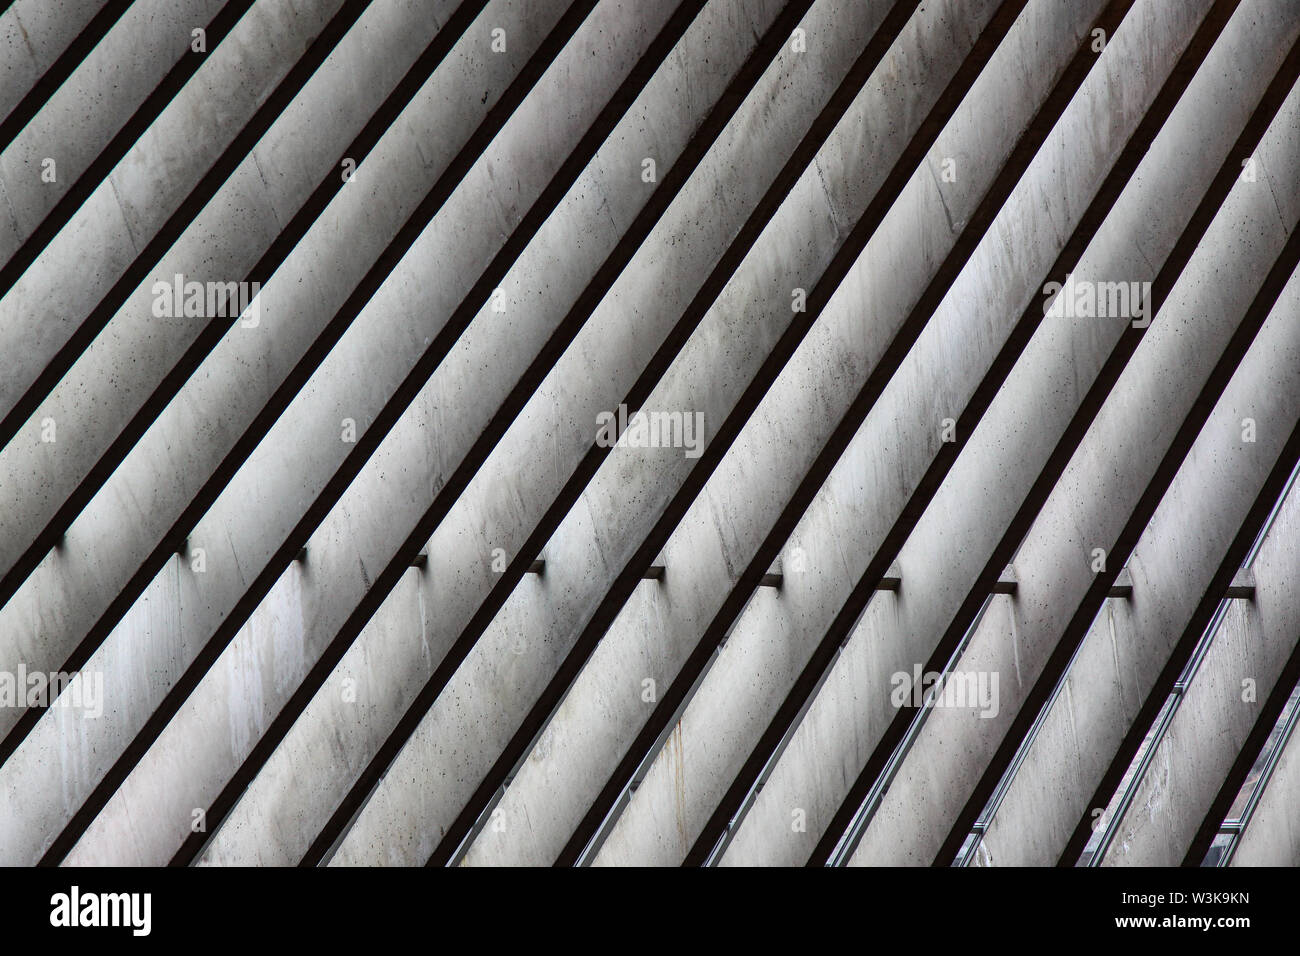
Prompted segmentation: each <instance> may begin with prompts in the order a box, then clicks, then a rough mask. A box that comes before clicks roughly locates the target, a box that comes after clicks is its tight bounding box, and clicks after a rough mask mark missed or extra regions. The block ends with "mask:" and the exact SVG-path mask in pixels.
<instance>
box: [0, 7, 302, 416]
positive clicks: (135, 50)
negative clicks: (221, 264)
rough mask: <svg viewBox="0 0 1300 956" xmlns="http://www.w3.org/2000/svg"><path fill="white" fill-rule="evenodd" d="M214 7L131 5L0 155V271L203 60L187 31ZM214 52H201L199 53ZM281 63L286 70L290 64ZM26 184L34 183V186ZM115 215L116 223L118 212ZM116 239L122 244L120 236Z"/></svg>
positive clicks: (203, 22)
mask: <svg viewBox="0 0 1300 956" xmlns="http://www.w3.org/2000/svg"><path fill="white" fill-rule="evenodd" d="M222 6H223V3H222V0H144V2H140V3H133V4H132V5H131V7H130V9H128V10H127V12H126V13H125V14H123V16H122V18H121V19H120V20H118V21H117V23H116V24H114V26H113V29H112V31H111V32H110V33H109V35H108V36H106V37H105V38H104V39H103V40H101V41H100V42H99V43H98V44H96V46H95V48H94V49H93V50H92V51H91V52H90V54H89V55H88V56H87V57H86V58H85V59H84V60H83V61H82V62H81V64H80V65H79V66H78V67H77V70H76V72H75V73H73V74H72V76H70V77H69V78H68V80H67V82H65V83H64V84H63V85H62V86H60V87H59V89H58V90H57V91H56V92H55V93H54V95H53V96H51V97H50V99H49V101H48V102H47V103H46V104H45V105H44V106H43V107H42V109H41V111H40V112H39V113H38V114H37V115H36V116H35V117H34V118H33V119H32V121H31V122H30V123H28V124H27V126H26V127H24V128H23V130H22V132H20V133H19V134H18V135H17V136H16V137H14V140H13V142H11V143H10V144H9V145H8V146H7V147H6V148H5V150H4V152H3V153H0V194H3V196H4V197H5V199H6V200H7V203H6V205H5V207H4V210H3V212H4V215H3V217H2V218H0V265H3V264H4V263H6V262H8V261H9V259H10V257H11V256H13V254H14V253H15V252H16V251H17V250H18V247H19V246H21V245H22V244H23V242H24V241H26V239H27V237H28V236H30V235H31V234H32V232H33V231H35V229H36V227H37V226H38V225H40V223H41V220H42V219H44V218H45V216H46V214H47V213H49V211H50V210H51V209H53V208H54V207H55V205H56V204H57V203H58V201H59V199H61V198H62V197H63V195H64V194H65V193H66V192H67V191H68V190H69V189H70V188H71V186H72V185H73V183H75V182H76V181H77V178H78V177H79V176H80V175H81V174H82V173H83V172H84V171H85V170H86V168H87V167H88V166H90V164H91V163H93V162H94V161H95V158H96V157H97V156H98V155H99V152H100V150H101V149H103V147H104V146H105V145H106V144H107V143H108V142H109V140H111V139H112V138H113V135H114V134H115V133H117V131H118V130H119V129H121V128H122V127H123V126H124V125H126V122H127V120H128V119H130V117H131V115H132V114H133V113H134V112H135V110H136V108H137V107H138V106H139V105H140V104H141V103H142V102H143V101H144V100H145V99H146V97H148V95H149V93H150V92H152V90H153V89H154V87H155V86H157V85H158V83H159V81H160V80H162V78H163V77H164V76H166V74H167V72H168V70H170V69H171V68H172V65H173V64H175V63H176V61H177V60H179V59H180V58H181V57H182V56H187V55H189V56H200V55H204V54H197V53H191V51H190V42H191V40H190V31H191V30H193V29H195V28H196V27H206V26H207V24H208V21H210V20H211V19H212V18H213V16H215V15H216V13H217V12H218V11H219V10H220V9H221V7H222ZM254 13H256V11H250V15H249V16H246V17H245V18H244V20H246V21H248V22H249V23H252V22H254V21H257V20H262V22H261V23H259V25H258V26H259V29H260V30H261V31H262V32H271V31H272V30H273V28H274V24H275V20H274V18H273V17H268V18H267V19H265V20H263V19H262V17H263V16H265V14H257V15H252V14H254ZM242 25H243V22H242V21H241V26H242ZM228 39H232V38H228ZM248 43H249V46H250V48H249V49H248V51H247V54H246V56H247V58H248V59H249V60H250V61H251V62H250V64H249V65H250V67H251V66H253V63H255V62H256V57H255V55H254V51H255V50H256V49H258V47H259V45H260V44H258V43H257V41H255V40H253V39H252V38H251V37H250V40H249V41H248ZM222 46H223V47H224V46H225V44H223V45H222ZM233 46H234V45H232V47H233ZM241 52H242V51H241ZM267 52H269V48H268V49H267ZM215 53H216V50H214V49H212V48H209V50H208V53H207V55H208V56H213V55H215ZM281 65H282V66H283V68H284V69H286V70H287V69H288V68H289V65H290V64H281ZM255 78H256V73H253V74H252V75H251V76H250V81H253V82H254V83H255ZM226 85H227V87H228V89H227V90H226V93H227V94H228V95H229V94H234V95H236V96H242V95H246V94H247V93H248V92H249V91H248V90H246V89H244V88H243V87H242V86H241V85H240V84H238V83H234V82H231V83H228V84H226ZM253 89H254V90H255V89H256V86H255V85H254V86H253ZM46 158H50V159H53V160H54V161H55V177H56V178H55V181H54V182H44V181H43V180H42V179H41V171H42V166H41V163H42V161H43V160H44V159H46ZM33 184H39V188H34V187H33ZM117 215H118V217H119V218H120V216H121V215H122V214H121V212H118V214H117ZM122 238H123V239H124V240H125V243H126V244H129V242H130V240H129V238H128V237H125V236H123V237H122ZM73 261H75V260H73ZM0 407H7V406H0Z"/></svg>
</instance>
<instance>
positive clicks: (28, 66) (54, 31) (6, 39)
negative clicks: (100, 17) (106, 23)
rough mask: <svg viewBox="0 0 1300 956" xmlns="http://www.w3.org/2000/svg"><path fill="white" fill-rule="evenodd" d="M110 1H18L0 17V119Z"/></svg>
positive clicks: (17, 102)
mask: <svg viewBox="0 0 1300 956" xmlns="http://www.w3.org/2000/svg"><path fill="white" fill-rule="evenodd" d="M106 3H107V0H67V2H65V3H50V2H49V0H18V2H17V3H15V4H14V5H13V6H11V7H10V8H9V9H8V10H6V11H5V12H4V15H3V16H0V119H2V118H4V117H6V116H8V115H9V112H10V111H11V110H12V109H13V108H14V107H15V106H17V105H18V104H19V102H20V101H21V100H22V99H23V97H25V96H26V95H27V94H28V93H29V92H30V91H31V89H32V87H34V86H35V85H36V84H37V82H39V81H40V78H41V77H42V76H44V75H45V72H46V71H47V70H48V69H49V68H50V67H51V66H52V65H53V64H54V61H55V60H57V59H58V58H59V56H60V55H61V54H62V53H63V51H64V50H66V49H67V47H68V44H70V43H71V42H72V40H73V39H74V38H75V37H76V36H77V34H78V33H80V32H81V31H82V30H83V29H84V28H85V26H86V24H88V23H90V21H91V20H93V19H94V18H95V15H96V14H97V13H99V11H100V10H101V9H102V8H103V7H104V5H105V4H106Z"/></svg>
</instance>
